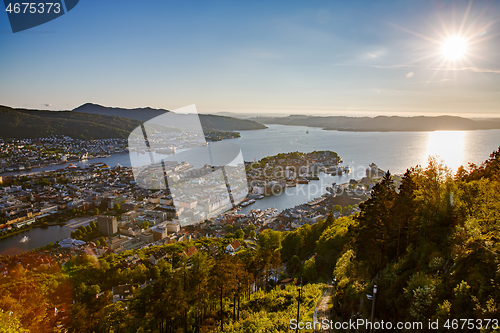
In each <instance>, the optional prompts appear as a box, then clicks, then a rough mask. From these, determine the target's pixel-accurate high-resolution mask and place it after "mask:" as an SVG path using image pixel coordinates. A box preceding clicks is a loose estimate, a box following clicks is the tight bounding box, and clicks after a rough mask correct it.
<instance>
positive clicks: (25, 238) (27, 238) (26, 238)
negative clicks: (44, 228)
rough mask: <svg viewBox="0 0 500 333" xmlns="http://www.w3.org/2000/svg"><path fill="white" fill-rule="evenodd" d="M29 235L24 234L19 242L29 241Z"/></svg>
mask: <svg viewBox="0 0 500 333" xmlns="http://www.w3.org/2000/svg"><path fill="white" fill-rule="evenodd" d="M29 240H30V239H29V237H28V236H24V237H23V238H22V239H21V240H20V241H19V242H21V243H27V242H28V241H29Z"/></svg>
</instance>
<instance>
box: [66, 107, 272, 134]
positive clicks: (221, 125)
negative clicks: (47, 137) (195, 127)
mask: <svg viewBox="0 0 500 333" xmlns="http://www.w3.org/2000/svg"><path fill="white" fill-rule="evenodd" d="M73 111H75V112H78V113H90V114H98V115H107V116H118V117H124V118H128V119H134V120H140V121H148V120H149V119H152V118H154V117H157V116H159V115H161V114H163V113H165V112H170V111H169V110H164V109H152V108H149V107H148V108H137V109H124V108H113V107H106V106H102V105H98V104H92V103H86V104H83V105H81V106H79V107H77V108H75V109H74V110H73ZM200 121H201V126H203V128H205V129H214V130H221V131H243V130H256V129H264V128H266V126H264V125H263V124H261V123H258V122H255V121H252V120H244V119H236V118H231V117H226V116H217V115H208V114H201V115H200Z"/></svg>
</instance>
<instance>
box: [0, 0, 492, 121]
mask: <svg viewBox="0 0 500 333" xmlns="http://www.w3.org/2000/svg"><path fill="white" fill-rule="evenodd" d="M148 5H149V6H147V7H146V6H144V5H142V6H143V8H137V6H138V5H137V4H136V3H132V2H123V3H120V6H119V8H117V5H116V4H114V3H99V4H98V5H97V4H96V3H93V2H82V3H80V4H79V5H78V7H76V8H75V10H72V11H71V12H70V13H68V14H67V15H64V16H62V17H60V18H58V19H57V20H54V21H51V22H49V23H47V24H44V25H42V26H39V27H36V28H33V29H30V30H27V31H25V32H20V33H16V34H12V32H11V30H10V27H9V25H8V19H7V15H6V13H5V14H2V15H4V18H3V19H2V20H1V21H0V31H1V34H0V36H1V37H0V46H1V47H2V49H3V50H4V52H2V54H1V55H0V59H1V60H2V61H1V65H0V72H2V74H3V75H2V76H3V80H2V81H1V82H0V100H1V103H0V104H3V105H8V106H11V107H16V108H30V109H50V110H70V109H74V108H76V107H78V106H80V105H82V104H84V103H87V102H92V103H96V104H101V105H104V106H110V107H123V108H137V107H152V108H164V109H175V108H179V107H182V106H185V105H190V104H196V105H197V107H198V109H199V110H200V113H217V112H234V113H254V114H266V113H267V114H282V115H286V114H311V115H349V116H376V115H380V114H383V115H399V116H413V115H440V114H449V115H457V116H464V117H497V116H500V113H499V112H498V94H499V89H498V88H499V87H500V76H499V74H500V64H498V61H497V59H498V55H499V54H498V53H499V51H498V50H500V48H499V47H498V46H500V38H499V36H498V30H499V26H498V22H497V21H498V20H497V17H498V14H499V13H500V6H499V5H498V4H495V3H494V2H491V1H475V2H474V3H472V2H469V1H456V2H451V1H444V0H443V1H438V0H436V1H425V2H412V1H384V2H379V3H371V2H368V1H359V2H357V3H355V4H346V3H328V2H314V3H300V2H273V3H264V2H252V3H238V4H235V3H231V2H226V1H219V2H216V3H211V4H207V3H201V2H197V3H196V4H177V3H176V4H173V3H161V4H160V3H155V4H148ZM97 7H98V8H97ZM457 36H458V37H457ZM461 42H462V44H461Z"/></svg>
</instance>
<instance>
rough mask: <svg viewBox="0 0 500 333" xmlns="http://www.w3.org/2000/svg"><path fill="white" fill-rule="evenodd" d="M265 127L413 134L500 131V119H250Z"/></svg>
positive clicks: (418, 117) (425, 117)
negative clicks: (445, 131)
mask: <svg viewBox="0 0 500 333" xmlns="http://www.w3.org/2000/svg"><path fill="white" fill-rule="evenodd" d="M250 119H251V120H253V121H256V122H260V123H261V124H279V125H290V126H308V127H319V128H322V129H325V130H337V131H352V132H356V131H359V132H410V131H438V130H457V131H464V130H484V129H500V119H488V120H472V119H469V118H463V117H458V116H449V115H442V116H412V117H401V116H375V117H348V116H306V115H290V116H287V117H267V118H266V117H254V118H250Z"/></svg>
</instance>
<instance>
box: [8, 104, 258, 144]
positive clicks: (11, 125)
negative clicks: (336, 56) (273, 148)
mask: <svg viewBox="0 0 500 333" xmlns="http://www.w3.org/2000/svg"><path fill="white" fill-rule="evenodd" d="M165 112H168V111H167V110H157V109H151V108H142V109H119V108H108V107H104V106H101V105H96V104H90V103H87V104H84V105H82V106H80V107H78V108H76V109H75V110H73V111H47V110H31V109H14V108H11V107H8V106H2V105H0V119H1V124H0V137H3V138H41V137H47V136H49V135H65V136H69V137H72V138H74V139H107V138H122V139H126V138H128V136H129V134H130V132H131V131H132V130H134V129H135V128H136V127H137V126H140V125H141V124H142V123H143V122H144V121H147V120H149V119H151V118H154V117H156V116H158V115H160V114H163V113H165ZM200 119H201V123H202V126H203V129H204V130H205V133H207V132H213V131H214V130H215V131H239V130H253V129H264V128H266V126H264V125H262V124H260V123H257V122H254V121H251V120H242V119H234V118H229V117H221V116H212V115H200Z"/></svg>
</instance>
